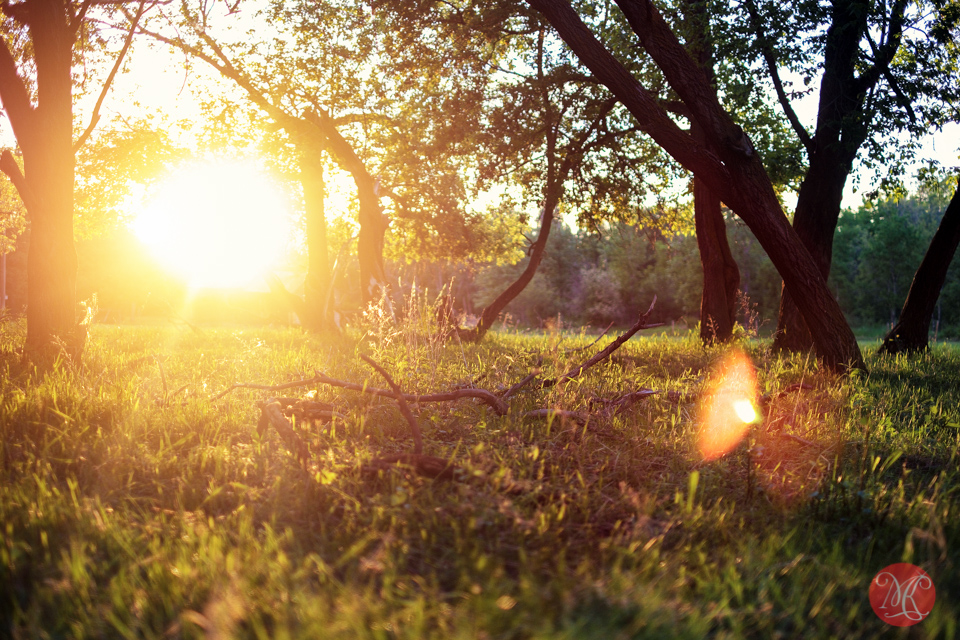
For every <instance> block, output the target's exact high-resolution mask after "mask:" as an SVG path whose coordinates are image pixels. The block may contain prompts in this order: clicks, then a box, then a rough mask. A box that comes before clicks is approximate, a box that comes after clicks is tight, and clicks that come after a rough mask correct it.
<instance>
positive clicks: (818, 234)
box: [773, 136, 852, 351]
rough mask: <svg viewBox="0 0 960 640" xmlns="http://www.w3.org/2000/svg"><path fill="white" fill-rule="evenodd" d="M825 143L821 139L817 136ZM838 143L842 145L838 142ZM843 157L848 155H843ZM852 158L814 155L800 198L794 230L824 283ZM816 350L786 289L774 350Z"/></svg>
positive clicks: (828, 273) (829, 152) (827, 154)
mask: <svg viewBox="0 0 960 640" xmlns="http://www.w3.org/2000/svg"><path fill="white" fill-rule="evenodd" d="M818 140H819V141H820V142H822V136H818ZM835 144H839V141H837V142H836V143H835ZM843 155H844V156H846V155H848V154H843ZM851 165H852V159H851V160H850V161H847V160H846V158H845V157H841V155H840V154H838V153H837V152H835V151H831V150H829V149H825V150H823V151H818V152H816V153H814V154H813V157H812V158H811V161H810V169H809V170H808V171H807V175H806V177H805V178H804V179H803V183H802V184H801V185H800V193H799V196H798V198H797V209H796V212H795V213H794V217H793V228H794V230H796V232H797V236H798V237H799V238H800V241H801V242H802V243H803V246H805V247H806V248H807V251H809V252H810V255H812V256H813V259H814V260H815V261H816V263H817V268H818V269H819V270H820V275H821V276H823V278H824V280H826V279H827V276H829V275H830V263H831V261H832V258H833V236H834V233H835V232H836V230H837V222H838V220H839V219H840V203H841V200H842V199H843V187H844V185H845V184H846V182H847V175H848V174H849V172H850V168H851ZM812 347H813V336H812V335H811V334H810V330H809V329H808V328H807V325H806V322H804V320H803V316H802V315H801V314H800V312H799V310H798V309H797V305H796V303H795V302H794V301H793V298H792V297H791V295H790V292H789V291H787V289H786V287H784V289H783V292H782V294H781V296H780V310H779V313H778V316H777V332H776V335H775V336H774V340H773V348H774V349H775V350H787V351H806V350H809V349H811V348H812Z"/></svg>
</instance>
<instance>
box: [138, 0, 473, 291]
mask: <svg viewBox="0 0 960 640" xmlns="http://www.w3.org/2000/svg"><path fill="white" fill-rule="evenodd" d="M371 9H372V7H370V6H369V5H365V4H362V3H348V2H337V1H335V0H330V1H328V2H305V1H301V2H281V1H279V0H278V1H276V2H271V3H268V4H267V5H265V6H262V7H261V8H260V9H259V10H257V11H256V12H255V13H254V14H252V15H251V16H248V15H247V14H245V13H243V12H242V7H241V6H240V5H237V6H234V7H230V8H229V10H228V11H227V14H226V15H214V14H213V13H212V12H211V11H210V7H208V6H207V5H196V6H194V5H191V4H189V3H183V4H181V6H180V12H179V15H178V16H169V17H168V20H169V21H170V22H174V23H176V24H177V30H176V32H175V33H172V32H169V33H168V32H163V31H162V28H159V27H158V28H157V29H153V28H151V29H144V30H143V31H144V32H145V33H148V34H149V35H151V36H152V37H154V38H155V39H157V40H159V41H161V42H165V43H167V44H169V45H171V46H172V47H175V48H176V49H178V50H180V51H182V52H185V53H187V54H188V55H190V56H192V57H194V58H196V59H199V60H202V61H204V62H206V63H207V64H209V65H210V66H211V67H212V68H214V69H216V70H217V72H219V74H220V75H221V76H222V77H224V78H226V79H227V80H228V81H230V82H232V83H233V84H234V85H235V86H237V87H239V88H240V89H241V90H242V91H243V93H244V94H245V95H246V97H247V98H248V99H249V101H250V102H251V103H253V105H255V106H256V107H257V108H258V109H260V110H261V111H262V112H263V113H265V114H267V115H268V116H269V117H270V118H272V119H273V120H274V121H275V123H276V124H277V125H278V127H279V129H280V133H281V134H282V135H283V136H285V137H286V139H287V141H288V142H289V143H290V144H292V145H293V146H294V147H295V148H296V150H297V155H298V158H299V159H298V165H299V170H300V177H301V183H302V190H303V194H304V199H305V204H306V207H307V216H306V217H307V239H308V244H309V254H310V257H309V264H310V271H309V273H308V276H307V286H306V291H307V295H308V297H311V296H312V297H313V301H310V300H308V305H307V306H308V308H311V309H317V308H319V307H320V306H322V302H323V301H325V300H326V299H327V295H326V291H327V288H328V286H329V279H330V267H329V257H328V249H327V246H326V217H325V212H324V209H323V206H324V205H323V203H324V189H323V184H324V174H323V171H324V166H325V165H324V162H325V158H327V157H330V158H332V159H333V160H334V162H335V163H336V165H337V166H338V167H339V168H340V169H341V170H343V171H345V172H347V173H348V174H349V175H350V176H351V177H352V179H353V181H354V184H355V186H356V195H357V197H356V201H357V203H358V220H359V233H358V239H357V255H358V260H359V267H360V284H361V287H360V289H361V294H362V298H363V301H364V302H370V301H372V300H373V299H374V298H375V297H377V294H378V290H379V289H380V288H382V287H386V286H387V284H388V280H389V278H388V277H387V274H386V271H385V266H384V243H385V234H386V231H387V228H388V225H389V224H391V222H392V223H393V224H395V225H400V226H401V227H403V229H404V231H407V232H409V234H410V236H411V238H412V239H414V240H417V241H423V240H424V237H425V236H432V240H433V245H431V248H432V249H434V250H435V252H436V253H438V254H442V253H444V252H449V251H451V250H460V251H469V250H471V249H473V248H475V247H476V245H477V244H482V243H477V242H474V243H471V242H470V241H467V240H465V239H464V238H462V237H461V238H456V237H454V236H453V234H452V233H451V234H450V235H449V236H448V237H446V238H443V239H442V240H440V239H439V235H440V234H439V232H438V228H443V229H444V230H445V231H447V230H451V231H453V230H456V231H459V232H461V235H468V234H470V233H471V232H475V231H476V227H477V226H478V222H479V218H478V217H472V216H470V215H469V214H468V213H467V212H466V211H465V210H464V208H463V206H462V197H461V196H462V192H463V189H462V186H461V185H460V184H459V183H458V180H459V178H458V177H457V176H456V172H455V171H454V170H453V168H452V165H451V163H450V161H449V159H450V158H451V157H453V156H455V155H457V153H459V150H458V148H457V147H458V146H459V145H461V144H462V138H463V132H465V131H469V130H470V129H471V118H472V117H473V114H474V112H475V110H474V109H473V103H474V102H475V100H474V98H475V97H476V96H477V94H478V91H479V90H480V87H482V84H483V81H484V77H485V76H484V74H483V73H481V72H480V71H482V69H480V67H479V66H478V63H477V62H476V61H475V60H471V58H470V56H471V52H472V51H473V50H472V49H471V48H469V47H465V48H461V49H458V51H457V52H456V53H455V54H454V55H456V56H458V57H456V59H451V58H450V55H449V54H448V53H447V52H443V51H437V50H435V49H432V48H431V47H430V46H425V45H424V44H423V43H422V42H405V43H402V45H401V46H395V45H396V44H397V43H396V42H393V41H391V39H390V38H391V34H390V32H389V30H385V29H383V27H382V24H381V17H380V16H379V15H378V13H377V12H376V11H372V12H371ZM245 17H246V18H250V17H252V18H253V19H254V20H257V21H261V22H264V23H268V24H270V27H271V28H270V30H269V31H264V32H263V33H260V32H255V31H250V32H246V33H243V34H242V35H240V36H238V35H236V34H235V33H231V27H238V28H242V25H243V24H244V23H243V21H242V20H243V19H244V18H245ZM247 24H250V23H249V22H247ZM417 24H418V25H420V26H421V27H422V28H423V29H422V31H423V32H429V31H431V30H435V26H433V25H429V24H425V23H417ZM412 28H415V26H414V27H412ZM441 28H442V25H441ZM426 37H427V36H426V35H424V38H426ZM445 68H446V69H459V70H460V71H458V72H456V73H448V74H443V73H441V70H442V69H445ZM441 110H442V111H445V112H446V120H444V121H440V120H437V119H433V118H430V117H429V116H433V115H435V114H436V113H437V112H438V111H441ZM436 122H442V125H440V126H437V125H436V124H435V123H436ZM384 201H386V202H388V203H389V205H388V206H386V207H385V204H384ZM386 212H389V213H390V214H391V215H390V217H389V218H388V217H387V215H386ZM453 220H456V221H457V222H453Z"/></svg>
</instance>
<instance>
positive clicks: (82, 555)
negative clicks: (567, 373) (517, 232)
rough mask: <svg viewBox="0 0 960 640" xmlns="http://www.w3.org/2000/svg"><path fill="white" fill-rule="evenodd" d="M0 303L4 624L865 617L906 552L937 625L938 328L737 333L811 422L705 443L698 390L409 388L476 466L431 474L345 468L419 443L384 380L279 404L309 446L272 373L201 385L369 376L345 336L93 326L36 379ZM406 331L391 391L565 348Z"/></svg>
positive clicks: (724, 629)
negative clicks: (444, 392)
mask: <svg viewBox="0 0 960 640" xmlns="http://www.w3.org/2000/svg"><path fill="white" fill-rule="evenodd" d="M0 327H2V329H0V330H2V334H0V336H2V337H0V341H2V342H0V385H2V389H3V394H2V397H3V402H2V403H0V460H2V464H0V523H2V526H3V527H4V544H3V545H0V619H2V620H3V621H4V622H3V624H4V627H3V631H2V633H3V634H4V635H8V634H9V635H11V636H18V635H24V636H41V635H50V636H54V637H57V636H84V637H86V636H98V637H126V636H137V637H155V638H160V637H163V636H167V637H169V636H180V637H189V638H193V637H204V636H208V635H214V634H217V635H221V636H228V637H237V638H247V637H250V638H253V637H304V638H308V637H321V636H322V637H326V638H340V637H342V638H355V637H364V638H367V637H369V638H375V637H383V636H390V637H398V638H449V637H476V636H478V635H481V634H487V635H489V636H498V635H499V636H504V637H512V638H529V637H538V638H570V637H616V636H618V635H625V636H630V637H650V638H656V637H665V636H669V637H689V638H700V637H704V636H708V635H709V636H716V637H750V638H769V637H775V636H777V635H780V636H784V637H800V636H802V637H824V638H826V637H838V636H842V637H851V638H853V637H864V638H867V637H876V636H877V635H879V634H881V633H883V632H884V631H885V629H884V627H883V623H881V622H880V621H879V620H878V619H877V618H876V617H875V616H874V614H873V613H872V612H871V610H870V606H869V602H868V599H867V589H868V584H869V581H870V579H871V578H872V576H873V575H874V574H875V573H876V572H877V571H878V570H879V569H880V568H882V567H884V566H886V565H888V564H891V563H893V562H899V561H905V562H914V563H917V564H919V565H921V566H923V567H924V568H925V569H926V570H927V571H928V572H929V573H930V574H931V575H932V576H933V579H934V581H935V583H936V587H937V590H938V600H937V606H936V607H935V608H934V610H933V613H932V614H931V615H930V617H929V618H928V619H927V620H926V621H924V622H923V623H922V626H921V627H919V628H918V629H919V630H920V631H921V632H922V633H924V634H927V635H930V636H938V635H942V636H944V637H952V636H953V634H955V627H954V624H955V623H954V621H955V620H956V617H957V613H958V612H957V610H956V609H957V605H956V603H955V601H954V600H952V599H951V598H950V597H949V595H948V594H951V593H957V592H958V591H960V581H958V576H960V574H958V572H957V571H956V570H955V567H954V565H953V562H954V561H953V560H951V558H950V556H949V550H950V549H953V548H956V547H957V545H958V544H960V527H958V524H957V522H958V520H957V518H956V517H955V515H956V510H957V509H958V508H960V503H958V495H960V493H958V491H957V490H956V487H957V483H958V481H960V476H958V474H957V471H956V451H957V433H958V431H957V428H956V425H957V424H960V414H958V413H957V409H956V408H957V407H958V406H960V397H958V389H960V380H958V379H957V374H956V372H957V371H958V370H960V356H958V353H957V351H956V350H955V349H953V348H946V347H943V346H940V347H936V348H934V349H933V350H932V351H931V352H930V353H928V354H925V355H923V356H921V357H920V358H918V359H915V360H906V359H904V358H883V359H876V358H874V359H873V360H872V361H871V363H870V364H871V370H872V372H873V373H871V374H870V375H869V376H857V375H854V376H851V377H848V378H846V379H836V378H834V377H832V376H830V375H829V374H825V373H823V372H820V371H818V370H816V369H815V368H811V366H810V365H809V364H808V363H807V362H806V361H805V360H804V359H802V358H798V359H786V360H780V359H777V358H773V357H771V356H769V355H768V354H765V353H761V352H757V351H753V352H751V355H752V358H753V360H754V361H755V362H756V364H757V365H758V367H759V376H760V385H761V390H762V392H764V393H771V394H773V395H775V394H776V393H777V392H778V391H781V390H783V389H785V388H786V387H787V386H788V385H790V384H793V383H796V382H801V381H802V382H805V383H812V384H814V385H815V387H816V389H815V390H814V391H807V392H802V393H801V394H797V393H792V394H788V395H787V396H784V397H780V398H779V399H778V400H777V401H776V402H775V403H774V407H773V408H772V409H771V413H770V415H769V417H768V419H769V420H771V421H772V422H771V423H770V424H775V425H779V427H777V428H778V429H782V433H788V434H791V435H795V434H800V436H799V437H802V438H803V439H805V440H809V441H810V442H811V445H809V446H807V445H801V444H799V443H797V442H796V441H792V440H789V439H787V438H783V437H782V436H780V435H777V433H780V432H779V431H778V432H776V433H768V432H767V430H765V429H758V430H757V431H756V432H755V435H754V436H753V437H754V438H755V439H754V440H752V441H751V442H750V443H748V446H749V447H750V448H749V449H748V448H747V447H746V446H745V447H741V448H739V449H737V450H736V451H735V452H734V453H732V454H731V455H730V456H729V457H727V458H724V459H721V460H718V461H715V462H712V463H706V464H705V463H702V462H701V461H699V460H697V459H696V458H695V457H694V456H693V455H692V453H691V441H692V439H693V438H695V437H696V433H697V426H696V422H695V419H694V416H695V412H694V413H692V412H691V410H690V409H691V408H690V407H689V406H688V405H685V404H680V405H677V404H675V403H673V402H671V401H670V400H669V399H668V397H667V395H666V394H661V395H659V396H654V397H652V398H649V399H647V400H646V401H644V404H641V405H638V406H637V407H636V408H635V409H634V410H632V411H630V412H628V413H625V414H622V415H620V416H618V417H616V418H613V419H610V420H604V421H600V422H597V423H593V422H591V424H590V425H588V427H587V428H583V427H579V426H576V425H572V424H568V423H565V422H564V421H563V420H560V419H557V420H553V421H546V422H539V423H529V422H523V421H521V420H520V418H519V412H515V413H511V414H510V415H508V416H504V417H502V418H496V417H493V416H491V415H489V414H488V413H486V412H485V411H484V410H483V409H482V408H481V407H479V406H475V405H473V404H471V403H470V402H461V403H459V404H456V405H448V406H443V405H430V406H427V405H422V406H420V407H419V408H417V413H418V417H419V420H420V423H421V428H422V429H423V432H424V436H425V442H426V443H427V449H428V452H429V453H431V454H433V455H439V456H444V457H451V458H453V459H455V460H456V462H457V464H459V465H461V467H462V468H463V469H464V471H465V476H464V480H461V481H453V482H434V481H426V480H424V479H422V478H419V477H417V476H414V475H411V474H409V473H406V472H403V471H389V472H380V473H379V474H376V475H373V476H367V475H364V474H362V473H361V472H360V467H361V465H362V464H364V462H365V461H368V460H369V459H370V458H371V457H373V456H376V455H379V454H381V453H382V452H384V451H399V450H405V449H407V448H408V443H407V439H408V436H407V430H406V427H405V425H404V424H403V421H402V419H401V418H400V416H399V415H398V414H397V411H396V408H395V406H394V405H393V403H391V402H390V401H387V400H371V399H369V398H361V397H358V396H356V395H353V394H348V393H343V394H339V393H335V392H333V391H332V390H330V389H328V388H321V389H318V390H317V392H316V394H315V395H316V396H317V399H321V400H328V401H332V402H334V403H336V405H337V406H338V409H339V410H340V411H341V412H342V413H344V414H346V415H347V416H348V417H347V419H346V421H344V422H339V421H338V422H337V423H336V424H335V425H334V426H333V427H326V428H325V427H322V426H321V425H313V424H299V425H297V429H298V430H299V432H300V433H301V435H302V437H303V438H305V439H306V440H307V441H308V443H309V447H310V460H309V462H308V464H307V466H306V467H301V466H300V464H299V463H298V462H297V461H296V460H295V459H294V458H293V457H292V456H291V455H290V454H289V453H288V452H287V450H286V449H285V447H284V446H283V443H282V442H281V441H280V440H279V439H278V438H277V436H276V434H274V433H272V432H270V431H266V432H264V433H263V434H259V433H258V432H257V429H256V422H257V413H258V412H257V407H256V402H257V401H258V400H260V399H262V398H263V397H264V396H263V394H262V393H261V392H256V391H247V390H240V391H236V392H234V393H233V394H232V395H229V396H226V397H223V398H221V399H217V400H213V399H211V396H212V395H213V394H214V393H216V392H218V391H220V390H222V389H224V388H225V387H226V386H228V385H229V384H231V383H233V382H237V381H258V382H266V383H276V382H283V381H287V380H290V379H293V378H298V377H301V376H302V375H303V374H304V373H305V372H309V371H311V370H313V369H315V368H321V369H322V370H323V371H325V372H326V373H328V374H330V375H334V376H337V377H341V378H347V379H353V380H360V381H362V380H369V381H370V382H371V384H379V383H380V381H378V380H377V379H376V377H375V375H374V374H373V373H372V372H371V371H370V369H369V368H368V367H366V366H365V365H364V364H363V363H361V362H359V360H358V359H357V357H356V352H357V348H358V346H357V344H356V343H355V342H353V341H352V340H342V341H338V340H335V339H334V340H331V339H330V338H324V339H323V340H321V339H319V338H317V337H314V336H308V335H304V334H301V333H299V332H295V331H290V330H236V329H221V330H209V331H205V332H204V334H203V335H200V334H196V333H193V332H190V331H186V332H183V331H179V330H175V329H156V328H151V327H128V328H124V329H117V328H112V327H106V326H94V327H93V328H92V329H91V334H90V344H89V346H88V349H87V351H86V353H85V357H84V361H83V363H82V365H80V366H78V367H75V368H73V367H61V368H58V369H57V370H55V371H52V372H50V373H49V374H46V375H41V374H37V373H36V372H34V371H32V370H25V369H23V368H21V365H19V363H18V358H17V356H16V353H15V345H16V344H18V343H19V342H20V341H21V339H20V336H19V334H20V333H21V332H22V331H23V329H22V326H21V325H18V324H15V323H10V322H5V323H4V324H2V325H0ZM583 343H585V340H583V341H578V344H583ZM414 344H415V343H412V342H410V341H409V338H407V337H402V338H401V337H398V339H397V340H392V341H387V342H383V343H371V345H370V346H371V347H372V348H374V349H375V350H376V351H375V353H376V356H377V357H378V359H380V360H381V361H382V362H385V363H390V364H389V365H388V369H389V370H391V371H392V372H397V371H400V370H402V371H404V373H403V375H402V376H399V375H398V381H399V382H400V383H401V384H402V385H403V386H404V388H405V389H409V390H410V391H424V390H427V389H435V388H449V387H450V386H453V385H455V384H461V383H462V382H463V381H469V380H474V379H476V378H477V377H478V376H479V375H481V374H486V378H485V379H484V382H483V384H484V385H485V386H488V387H490V388H495V387H496V386H497V385H505V384H512V383H513V382H515V381H516V380H517V379H519V378H520V377H522V376H523V375H524V374H525V373H526V372H527V370H528V365H529V364H532V363H533V362H534V361H535V358H536V355H537V354H543V355H544V364H543V367H544V368H547V369H549V370H550V371H553V370H556V371H563V370H565V369H566V368H567V367H568V366H569V365H570V361H571V360H576V361H579V360H580V359H581V357H582V356H583V355H584V354H582V353H568V352H566V351H564V350H563V349H556V348H551V345H550V344H549V343H548V342H544V341H543V340H541V339H534V338H526V337H522V336H517V335H513V334H511V335H503V334H500V335H493V336H491V339H490V340H489V341H488V342H485V343H484V344H483V346H477V345H471V344H464V345H458V344H456V343H455V342H454V343H449V342H448V343H446V345H445V346H444V347H443V348H442V349H440V350H439V351H436V352H433V353H432V354H430V352H429V349H432V347H430V346H429V342H428V341H427V342H420V343H416V344H419V345H420V346H419V347H415V348H417V349H419V350H420V351H419V354H418V355H416V356H414V354H411V353H410V351H409V350H410V348H411V345H414ZM360 349H361V350H366V348H365V347H362V346H361V347H360ZM428 354H429V357H428ZM723 354H724V351H723V350H722V349H710V350H704V349H702V348H701V347H700V346H699V344H697V343H696V341H695V340H692V339H686V340H676V339H673V340H670V339H650V338H646V339H640V340H632V341H630V342H629V343H627V344H626V345H624V347H622V349H621V350H620V351H618V352H617V354H615V356H614V358H613V360H612V361H611V362H610V363H609V364H608V365H605V366H603V367H599V368H597V369H596V370H592V371H591V372H589V374H588V375H587V376H585V377H584V379H583V380H582V381H581V382H580V383H578V384H577V385H575V386H576V389H575V390H573V389H572V388H566V389H554V390H551V391H549V392H548V393H547V394H546V396H544V397H540V394H539V393H529V394H524V395H521V396H519V397H517V398H516V399H515V400H514V401H513V402H514V403H515V405H516V408H517V409H520V410H523V409H524V408H527V407H532V406H539V405H540V404H541V403H542V402H548V403H551V404H552V405H553V406H566V407H570V408H577V407H580V406H583V407H584V408H585V407H586V403H587V402H588V400H589V399H590V398H591V397H592V396H593V395H596V396H597V397H610V396H612V395H614V394H616V393H620V392H624V391H629V390H634V389H637V388H638V387H644V386H645V387H652V388H655V389H659V390H663V391H676V392H679V393H680V394H681V395H687V394H695V393H698V392H699V391H701V389H702V387H703V378H704V376H705V375H706V374H708V373H709V371H710V370H711V368H712V367H713V365H714V364H715V363H716V362H717V361H718V359H719V358H720V357H722V356H723ZM869 355H870V354H868V356H869ZM414 357H417V358H421V360H420V363H421V365H428V366H419V367H411V366H409V365H410V363H412V362H413V360H412V358H414ZM428 360H433V361H432V363H430V362H428ZM308 375H309V374H308ZM434 380H435V381H434ZM182 385H186V386H185V387H183V388H182V389H181V386H182ZM434 385H435V386H434ZM768 460H769V461H770V462H767V461H768ZM772 462H776V464H775V465H774V464H772ZM772 470H775V471H772ZM771 471H772V472H771Z"/></svg>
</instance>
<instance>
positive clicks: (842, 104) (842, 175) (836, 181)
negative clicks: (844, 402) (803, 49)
mask: <svg viewBox="0 0 960 640" xmlns="http://www.w3.org/2000/svg"><path fill="white" fill-rule="evenodd" d="M866 28H867V18H866V13H865V12H864V11H863V7H862V6H861V5H860V3H857V2H834V3H833V4H832V10H831V24H830V27H829V28H828V29H827V34H826V40H825V44H824V47H825V48H824V64H823V77H822V79H821V81H820V99H819V105H818V108H817V129H816V133H815V135H814V136H813V138H812V139H810V138H807V139H806V140H805V145H806V147H807V151H808V154H809V157H810V168H809V169H808V170H807V174H806V176H804V179H803V183H802V184H801V185H800V193H799V194H798V196H797V209H796V212H795V213H794V217H793V227H794V229H796V231H797V235H798V236H800V241H801V242H803V245H804V246H805V247H806V248H807V250H808V251H809V252H810V253H811V255H812V256H813V259H814V260H816V262H817V265H818V267H819V269H820V274H821V275H822V276H823V278H824V279H826V278H827V276H828V275H829V273H830V262H831V258H832V255H833V236H834V232H835V231H836V228H837V221H838V219H839V217H840V205H841V201H842V199H843V187H844V185H845V184H846V181H847V176H849V175H850V171H851V170H852V169H853V161H854V159H855V158H856V156H857V150H858V149H859V148H860V146H861V145H862V144H863V143H864V141H865V140H866V138H867V133H868V127H867V121H868V120H869V116H866V115H864V96H865V95H866V93H867V89H868V88H869V87H870V86H873V84H875V83H876V82H877V79H878V78H879V77H880V72H879V70H878V67H877V66H876V65H875V66H874V68H873V73H872V75H871V74H868V73H867V72H866V71H864V72H862V73H861V75H860V76H859V77H857V76H856V75H855V71H856V70H857V68H858V65H859V64H860V57H859V51H860V39H861V38H862V37H863V36H862V34H863V33H864V32H865V31H866ZM900 28H902V24H900V26H899V27H894V26H893V25H891V29H894V30H898V29H900ZM891 37H894V36H893V35H891ZM876 64H877V65H879V64H882V62H881V61H880V60H878V61H877V62H876ZM869 78H872V81H871V82H872V84H870V83H867V80H868V79H869ZM865 83H866V84H865ZM813 344H814V337H813V336H812V335H811V333H810V329H809V328H808V325H807V323H805V322H804V320H803V318H802V314H801V313H800V311H799V309H798V308H797V304H796V302H795V301H794V296H793V295H792V294H791V293H790V291H788V288H787V287H786V286H784V290H783V295H782V296H781V301H780V311H779V314H778V318H777V333H776V336H775V338H774V343H773V347H774V349H776V350H789V351H805V350H807V349H810V348H811V347H812V346H813Z"/></svg>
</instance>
